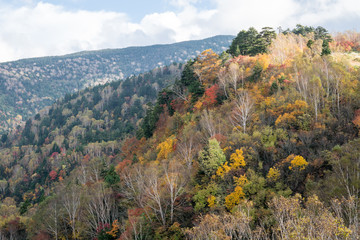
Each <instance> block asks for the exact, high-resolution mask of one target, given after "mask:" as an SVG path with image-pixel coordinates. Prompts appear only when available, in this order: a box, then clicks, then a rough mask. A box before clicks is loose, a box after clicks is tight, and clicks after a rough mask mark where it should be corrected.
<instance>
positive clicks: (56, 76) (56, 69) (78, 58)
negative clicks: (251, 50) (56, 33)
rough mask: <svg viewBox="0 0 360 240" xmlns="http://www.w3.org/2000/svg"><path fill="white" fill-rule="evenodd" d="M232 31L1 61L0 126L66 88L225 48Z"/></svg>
mask: <svg viewBox="0 0 360 240" xmlns="http://www.w3.org/2000/svg"><path fill="white" fill-rule="evenodd" d="M232 39H233V36H215V37H212V38H207V39H204V40H196V41H187V42H181V43H175V44H167V45H154V46H146V47H129V48H124V49H106V50H99V51H85V52H79V53H74V54H69V55H64V56H56V57H42V58H31V59H23V60H18V61H14V62H6V63H0V131H3V130H7V129H11V128H13V127H15V126H16V125H17V124H19V123H21V122H22V121H23V120H25V119H26V118H28V117H29V116H31V115H33V114H34V113H35V112H37V111H38V110H40V109H41V108H43V107H45V106H48V105H50V104H51V103H53V102H54V101H55V100H56V99H58V98H60V97H62V96H64V95H65V94H66V93H68V92H74V91H76V90H78V89H82V88H84V87H86V86H90V85H97V84H102V83H106V82H110V81H113V80H118V79H122V78H124V77H128V76H130V75H132V74H139V73H143V72H145V71H149V70H151V69H154V68H156V67H158V66H164V65H170V64H171V63H173V62H179V63H181V62H185V61H186V60H188V59H190V58H195V56H196V55H198V54H199V53H200V52H201V51H203V50H205V49H208V48H211V49H213V50H214V51H215V52H217V53H221V52H222V51H224V50H226V49H227V48H228V47H229V45H230V43H231V41H232Z"/></svg>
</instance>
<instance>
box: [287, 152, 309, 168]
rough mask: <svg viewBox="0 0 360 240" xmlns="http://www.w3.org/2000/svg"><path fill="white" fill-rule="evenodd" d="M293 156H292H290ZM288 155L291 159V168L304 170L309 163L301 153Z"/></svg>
mask: <svg viewBox="0 0 360 240" xmlns="http://www.w3.org/2000/svg"><path fill="white" fill-rule="evenodd" d="M289 157H291V158H289ZM289 157H288V159H289V160H290V159H291V161H290V166H289V169H290V170H299V171H302V170H304V169H305V168H306V166H307V165H309V163H308V162H307V161H306V160H305V158H303V157H302V156H300V155H296V156H294V155H290V156H289Z"/></svg>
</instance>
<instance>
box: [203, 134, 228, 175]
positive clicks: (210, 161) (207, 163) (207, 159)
mask: <svg viewBox="0 0 360 240" xmlns="http://www.w3.org/2000/svg"><path fill="white" fill-rule="evenodd" d="M225 161H226V157H225V154H224V152H223V150H222V149H221V147H220V144H219V142H218V141H217V140H216V139H215V138H214V139H210V140H209V146H208V147H207V148H206V149H204V150H202V151H200V153H199V162H200V166H201V168H202V169H203V170H204V172H205V174H206V175H208V176H212V175H213V174H214V173H215V172H216V170H217V169H218V168H219V167H220V166H221V165H222V164H223V163H225Z"/></svg>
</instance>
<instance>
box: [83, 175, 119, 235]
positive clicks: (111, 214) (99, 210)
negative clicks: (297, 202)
mask: <svg viewBox="0 0 360 240" xmlns="http://www.w3.org/2000/svg"><path fill="white" fill-rule="evenodd" d="M111 193H112V192H111V190H110V189H108V188H106V187H105V184H104V183H103V182H97V183H95V184H93V185H92V186H91V187H89V188H88V193H87V202H86V206H85V208H86V211H87V213H88V217H87V218H86V219H87V221H88V224H89V226H91V229H92V230H93V233H96V229H98V227H99V224H111V222H112V221H113V220H114V219H115V218H116V212H117V210H116V205H115V201H114V198H113V197H112V195H111Z"/></svg>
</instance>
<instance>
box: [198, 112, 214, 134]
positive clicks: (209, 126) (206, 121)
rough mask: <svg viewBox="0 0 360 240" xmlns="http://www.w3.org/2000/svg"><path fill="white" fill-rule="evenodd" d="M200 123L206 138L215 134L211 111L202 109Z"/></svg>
mask: <svg viewBox="0 0 360 240" xmlns="http://www.w3.org/2000/svg"><path fill="white" fill-rule="evenodd" d="M200 125H201V127H202V128H203V129H204V130H205V134H206V139H208V138H211V137H213V136H215V134H217V133H218V132H217V130H216V125H215V121H214V118H213V112H212V111H208V110H204V111H203V113H202V115H201V119H200Z"/></svg>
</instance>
